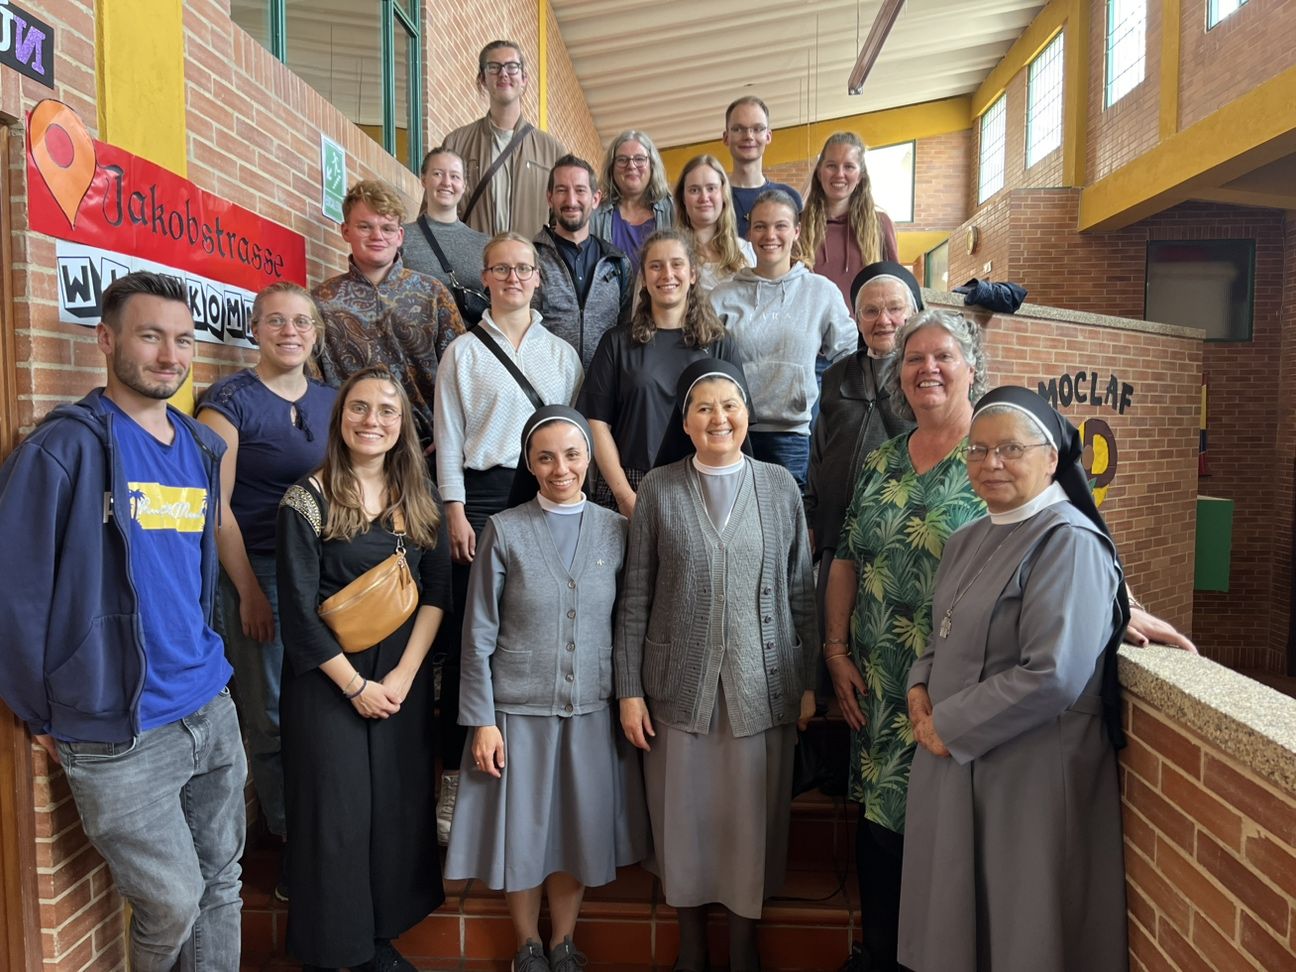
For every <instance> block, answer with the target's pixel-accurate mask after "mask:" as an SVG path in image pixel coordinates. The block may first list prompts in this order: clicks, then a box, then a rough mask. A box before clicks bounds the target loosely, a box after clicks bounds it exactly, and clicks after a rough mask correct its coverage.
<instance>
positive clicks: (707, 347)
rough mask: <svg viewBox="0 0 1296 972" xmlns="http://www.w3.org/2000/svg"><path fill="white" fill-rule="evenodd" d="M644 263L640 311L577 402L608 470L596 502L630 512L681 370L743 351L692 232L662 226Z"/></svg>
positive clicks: (604, 346) (618, 331)
mask: <svg viewBox="0 0 1296 972" xmlns="http://www.w3.org/2000/svg"><path fill="white" fill-rule="evenodd" d="M639 264H640V266H639V277H640V279H641V280H642V281H643V288H642V289H641V290H640V292H639V297H638V300H637V301H636V308H635V312H634V316H633V317H631V319H630V323H628V324H622V325H620V326H618V327H614V328H613V329H612V330H610V331H608V332H607V333H606V334H604V335H603V340H602V341H600V342H599V346H598V350H596V351H595V352H594V360H593V361H591V362H590V369H589V374H588V375H587V376H586V377H585V385H584V387H583V388H582V389H581V394H580V399H579V401H578V402H577V407H578V408H579V409H580V411H581V412H582V413H583V414H584V415H585V417H586V418H587V419H589V423H590V428H591V429H592V430H593V433H594V456H595V459H596V460H597V461H598V468H599V472H600V473H601V475H600V476H599V479H598V482H597V483H596V484H595V487H594V499H595V501H596V502H598V503H599V504H601V505H602V506H606V507H608V508H609V509H614V510H619V511H620V512H621V514H622V515H623V516H627V517H628V516H629V515H630V514H631V513H632V512H634V505H635V491H636V490H637V489H638V486H639V480H641V479H642V478H643V475H644V473H646V472H647V471H648V470H649V469H651V468H652V467H653V462H654V460H655V459H656V456H657V448H658V446H659V445H660V444H661V440H662V434H663V433H664V432H665V431H666V425H667V422H668V421H669V418H670V414H671V409H672V408H674V407H675V383H676V381H678V380H679V376H680V373H681V372H682V371H683V370H684V369H685V368H686V367H687V366H688V365H690V364H692V363H693V362H694V361H696V360H698V359H699V358H705V357H713V358H721V359H723V360H725V361H730V362H733V363H734V364H738V350H737V348H736V347H735V346H734V343H733V341H732V340H730V339H729V338H728V337H727V336H726V334H725V329H724V325H723V324H721V323H720V320H719V318H717V317H716V315H715V311H713V310H712V309H711V304H710V303H709V302H708V301H707V300H706V298H705V296H704V295H703V294H702V291H701V289H700V288H699V287H698V264H699V259H698V254H697V249H696V247H695V245H694V243H693V238H692V236H691V235H690V234H689V233H686V232H684V231H682V230H677V229H665V230H658V231H657V232H656V233H654V234H653V235H652V236H650V237H648V240H647V242H645V243H644V247H643V251H642V257H641V259H640V261H639Z"/></svg>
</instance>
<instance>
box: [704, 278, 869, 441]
mask: <svg viewBox="0 0 1296 972" xmlns="http://www.w3.org/2000/svg"><path fill="white" fill-rule="evenodd" d="M711 306H713V307H714V308H715V312H716V314H718V315H719V317H720V320H722V321H724V324H725V327H727V328H728V329H729V332H730V333H731V334H732V335H733V337H734V341H735V343H737V345H738V352H739V354H740V355H741V356H742V365H743V372H744V373H745V374H746V376H747V384H748V385H749V386H750V387H751V393H752V403H751V404H752V413H753V419H754V421H753V422H752V425H751V431H753V432H797V433H800V434H801V435H809V434H810V412H811V409H813V408H814V405H815V403H816V402H817V401H818V400H819V383H818V381H817V380H816V378H815V358H816V357H817V356H819V355H822V356H823V357H825V358H827V359H828V360H829V361H832V360H835V359H837V358H839V357H841V356H842V355H845V354H849V353H850V352H851V351H853V350H854V349H855V347H856V344H857V343H858V340H859V337H858V334H857V333H856V331H855V322H854V320H852V319H851V315H850V310H849V309H847V307H846V301H845V300H843V299H842V295H841V291H840V290H838V289H837V287H836V285H834V284H833V282H832V281H831V280H829V279H828V278H827V277H821V276H819V275H818V274H816V273H812V272H811V271H809V270H807V269H806V268H805V265H804V264H801V263H795V264H793V265H792V269H791V270H789V271H788V272H787V273H785V274H784V275H783V276H781V277H779V278H778V279H777V280H767V279H765V278H764V277H762V276H760V275H758V274H757V273H756V271H755V270H752V269H750V268H748V269H745V270H739V271H738V273H736V274H735V275H734V276H733V277H731V278H730V279H728V280H726V281H723V282H722V283H720V284H717V285H716V288H715V290H713V291H711Z"/></svg>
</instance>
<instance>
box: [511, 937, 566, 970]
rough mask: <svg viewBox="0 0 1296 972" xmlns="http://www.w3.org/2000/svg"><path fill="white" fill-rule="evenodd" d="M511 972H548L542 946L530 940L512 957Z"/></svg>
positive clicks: (547, 963) (547, 964)
mask: <svg viewBox="0 0 1296 972" xmlns="http://www.w3.org/2000/svg"><path fill="white" fill-rule="evenodd" d="M582 957H583V956H582ZM513 972H549V962H548V961H547V960H546V959H545V953H544V946H543V945H541V944H540V943H539V942H537V941H534V940H532V941H528V942H527V943H526V944H525V945H523V946H522V947H521V948H519V949H518V953H517V954H516V955H514V956H513Z"/></svg>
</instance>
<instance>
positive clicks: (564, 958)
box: [549, 935, 589, 972]
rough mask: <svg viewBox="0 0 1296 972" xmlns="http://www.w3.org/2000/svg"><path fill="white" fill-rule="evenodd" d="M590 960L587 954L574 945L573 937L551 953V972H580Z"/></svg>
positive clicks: (563, 941)
mask: <svg viewBox="0 0 1296 972" xmlns="http://www.w3.org/2000/svg"><path fill="white" fill-rule="evenodd" d="M588 961H589V960H588V959H586V958H585V953H584V952H582V951H581V950H580V949H578V948H577V947H576V946H575V945H573V944H572V940H571V936H570V935H568V936H567V937H566V938H564V939H563V940H562V944H561V945H559V946H558V947H557V948H555V949H554V950H553V951H552V952H550V953H549V968H550V970H551V972H580V970H581V969H583V968H585V965H586V963H587V962H588Z"/></svg>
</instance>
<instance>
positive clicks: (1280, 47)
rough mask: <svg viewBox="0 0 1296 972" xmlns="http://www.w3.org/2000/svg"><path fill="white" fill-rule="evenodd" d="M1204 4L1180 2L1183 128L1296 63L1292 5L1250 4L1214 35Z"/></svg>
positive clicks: (1295, 6) (1268, 0)
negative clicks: (1209, 28) (1208, 26)
mask: <svg viewBox="0 0 1296 972" xmlns="http://www.w3.org/2000/svg"><path fill="white" fill-rule="evenodd" d="M1206 3H1207V0H1182V7H1181V9H1182V19H1181V22H1180V48H1179V52H1180V54H1179V56H1180V64H1181V66H1182V67H1181V69H1180V87H1179V127H1180V128H1187V127H1188V126H1189V125H1192V124H1194V123H1195V122H1198V121H1201V120H1202V119H1203V118H1205V117H1206V116H1207V115H1209V114H1210V113H1211V112H1213V111H1215V110H1216V109H1218V108H1220V107H1222V106H1223V105H1226V104H1228V103H1229V102H1230V101H1232V100H1233V99H1235V98H1237V97H1238V96H1240V95H1244V94H1246V93H1247V92H1248V91H1250V90H1251V89H1252V88H1254V87H1255V86H1256V85H1258V84H1259V83H1260V82H1262V81H1266V80H1268V79H1269V78H1271V77H1273V76H1274V75H1275V74H1278V73H1279V72H1280V71H1283V70H1284V69H1286V68H1289V67H1291V66H1292V65H1293V64H1296V2H1294V0H1250V2H1249V3H1247V4H1245V5H1244V6H1242V7H1240V8H1238V9H1237V10H1236V11H1234V12H1233V13H1232V14H1231V15H1230V16H1228V17H1226V18H1225V19H1224V20H1222V21H1221V22H1220V23H1219V24H1217V25H1216V26H1215V27H1214V28H1213V29H1211V30H1205V29H1204V28H1205V25H1206ZM1225 65H1227V67H1226V68H1225V69H1223V70H1220V69H1219V68H1220V67H1221V66H1225Z"/></svg>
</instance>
